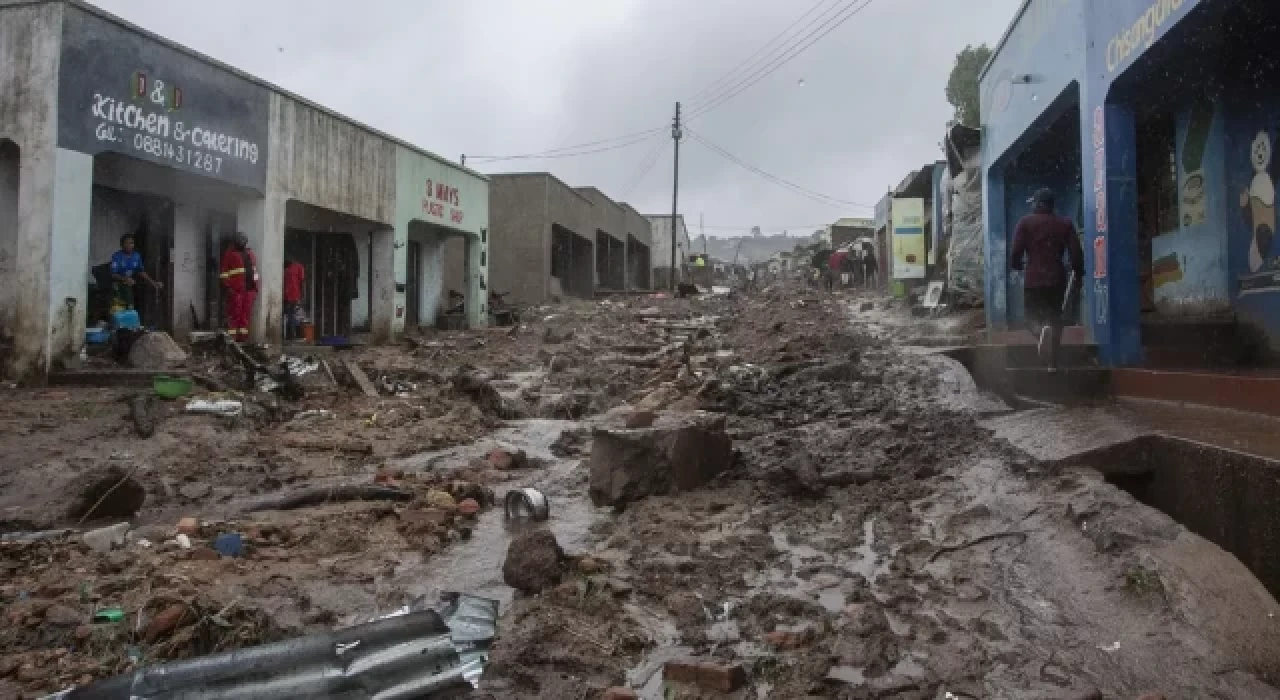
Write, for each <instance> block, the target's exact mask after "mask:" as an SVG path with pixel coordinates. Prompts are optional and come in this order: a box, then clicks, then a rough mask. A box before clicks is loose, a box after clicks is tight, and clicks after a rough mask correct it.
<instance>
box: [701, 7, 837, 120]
mask: <svg viewBox="0 0 1280 700" xmlns="http://www.w3.org/2000/svg"><path fill="white" fill-rule="evenodd" d="M829 1H830V0H818V2H816V3H814V4H813V6H812V7H810V8H809V9H808V10H806V11H805V13H804V14H802V15H800V17H799V18H797V19H796V21H794V22H792V23H791V24H789V25H787V28H786V29H783V30H782V31H781V32H778V34H776V35H775V36H774V37H773V38H772V39H770V40H769V41H767V42H765V43H764V45H763V46H761V47H760V48H758V49H756V52H755V53H753V54H751V55H750V56H748V57H747V58H746V59H745V60H743V61H742V62H741V63H739V64H738V65H736V66H734V67H733V68H732V69H730V70H729V72H727V73H725V74H724V75H722V76H720V77H719V78H717V79H715V80H714V81H712V82H711V83H710V84H708V85H707V86H706V87H704V88H702V89H701V90H699V91H698V92H697V93H696V94H694V95H693V97H690V98H689V104H691V105H692V104H696V103H697V102H698V100H699V99H701V98H702V97H703V96H704V95H706V94H708V93H710V92H712V91H713V89H718V88H719V87H723V84H725V83H727V81H728V80H729V78H730V77H732V76H734V75H736V74H737V73H738V72H739V71H740V70H742V69H743V68H744V67H749V66H750V65H752V64H753V63H755V59H756V57H758V56H760V55H761V54H763V53H765V50H766V49H768V48H769V47H771V46H773V44H774V42H776V41H777V40H778V39H780V38H782V37H783V36H786V35H787V34H789V33H790V32H791V30H792V29H794V28H795V26H796V25H797V24H800V23H801V22H803V21H804V20H805V18H806V17H808V16H809V15H811V14H813V12H814V10H817V9H818V8H819V7H822V6H823V5H825V4H827V3H828V2H829Z"/></svg>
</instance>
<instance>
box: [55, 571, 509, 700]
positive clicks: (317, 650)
mask: <svg viewBox="0 0 1280 700" xmlns="http://www.w3.org/2000/svg"><path fill="white" fill-rule="evenodd" d="M497 612H498V606H497V602H496V601H491V600H487V599H483V598H476V597H474V596H466V595H457V594H454V595H452V596H451V597H450V598H448V599H446V601H444V602H443V603H442V604H441V605H440V606H439V608H438V609H430V608H428V609H412V608H407V609H405V610H402V611H397V612H396V613H393V614H391V615H388V616H383V617H382V618H381V619H378V620H375V621H373V622H368V623H365V624H361V625H357V626H354V627H350V628H346V629H341V630H336V631H333V632H328V633H324V634H317V635H311V636H308V637H302V638H298V639H290V640H286V641H280V642H275V643H273V644H267V645H263V646H257V647H249V648H245V649H240V650H236V651H229V652H223V653H220V654H214V655H211V656H206V657H201V658H196V659H191V660H188V661H178V662H173V663H168V664H161V665H157V666H150V667H146V668H142V669H140V670H138V671H135V672H134V673H131V674H127V675H123V676H118V677H116V678H111V679H108V680H104V681H99V682H97V683H94V684H91V685H88V686H85V687H82V688H76V689H72V690H68V691H64V692H61V693H57V694H55V695H52V696H48V697H49V700H54V699H57V700H114V699H116V698H119V699H120V700H147V699H156V700H158V699H159V698H169V697H189V696H191V695H192V694H195V693H198V694H199V696H200V697H204V698H211V699H218V698H225V699H229V698H244V697H253V696H255V695H261V694H262V693H269V695H270V697H273V698H282V699H283V698H299V699H301V698H316V697H343V698H369V699H372V698H387V699H395V698H404V699H406V700H407V699H409V698H423V699H430V698H437V697H444V696H445V695H446V694H450V693H453V692H455V691H458V690H460V689H465V688H470V687H474V685H475V683H476V682H477V681H478V679H479V677H480V674H481V673H483V671H484V667H485V665H486V663H487V661H488V649H489V647H490V646H491V645H492V643H493V640H494V637H495V636H496V630H497ZM191 616H192V611H190V610H189V609H188V608H187V607H186V606H182V605H171V606H169V607H166V608H165V609H164V610H163V611H161V612H160V613H159V614H157V615H156V616H154V617H153V618H152V619H151V622H149V623H148V624H147V626H146V628H145V629H144V630H143V633H142V637H143V639H144V640H145V641H147V642H148V643H150V642H154V641H157V640H159V639H161V638H163V637H165V636H167V635H169V634H170V633H172V632H173V630H175V629H177V628H178V627H180V626H181V625H183V624H184V623H185V622H187V621H188V620H190V619H191ZM450 697H452V695H450Z"/></svg>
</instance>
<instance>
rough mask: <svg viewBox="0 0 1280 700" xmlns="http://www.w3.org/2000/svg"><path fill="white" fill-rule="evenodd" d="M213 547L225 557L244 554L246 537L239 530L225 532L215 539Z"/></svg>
mask: <svg viewBox="0 0 1280 700" xmlns="http://www.w3.org/2000/svg"><path fill="white" fill-rule="evenodd" d="M213 548H214V550H216V551H217V552H218V554H221V555H222V556H224V557H240V556H243V555H244V538H243V537H241V536H240V533H238V532H224V533H222V534H221V535H218V537H217V539H215V540H214V541H213Z"/></svg>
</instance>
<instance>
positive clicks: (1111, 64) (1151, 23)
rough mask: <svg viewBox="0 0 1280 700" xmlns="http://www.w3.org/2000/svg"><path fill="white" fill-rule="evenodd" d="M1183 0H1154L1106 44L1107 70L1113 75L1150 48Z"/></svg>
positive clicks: (1180, 7) (1180, 6)
mask: <svg viewBox="0 0 1280 700" xmlns="http://www.w3.org/2000/svg"><path fill="white" fill-rule="evenodd" d="M1184 1H1185V0H1155V1H1154V2H1152V3H1151V4H1150V5H1148V6H1147V10H1146V12H1143V13H1142V14H1141V15H1139V16H1138V20H1137V21H1136V22H1134V23H1133V24H1132V25H1131V26H1128V27H1125V28H1124V29H1123V30H1121V31H1120V32H1119V33H1117V34H1116V35H1115V36H1114V37H1112V39H1111V41H1110V42H1108V43H1107V70H1108V71H1110V72H1112V73H1114V72H1115V71H1116V69H1117V68H1119V67H1120V66H1121V65H1124V63H1125V62H1126V61H1128V60H1129V59H1130V58H1131V57H1133V56H1136V55H1138V54H1140V53H1142V52H1143V51H1146V50H1147V49H1149V48H1151V45H1152V44H1154V43H1156V37H1158V36H1159V35H1160V33H1161V31H1162V30H1163V29H1164V28H1165V24H1166V23H1167V22H1168V21H1169V17H1170V16H1172V15H1173V13H1175V12H1177V11H1178V10H1180V9H1182V3H1183V2H1184Z"/></svg>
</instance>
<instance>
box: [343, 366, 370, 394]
mask: <svg viewBox="0 0 1280 700" xmlns="http://www.w3.org/2000/svg"><path fill="white" fill-rule="evenodd" d="M342 364H343V365H345V366H346V368H347V371H348V372H350V373H351V378H352V379H354V380H356V384H357V385H359V386H360V391H363V392H364V395H365V396H368V397H369V398H371V399H376V398H378V390H377V389H375V388H373V382H371V381H369V376H368V375H366V374H365V373H364V370H362V369H360V365H357V364H356V363H355V362H354V361H352V360H343V361H342Z"/></svg>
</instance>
